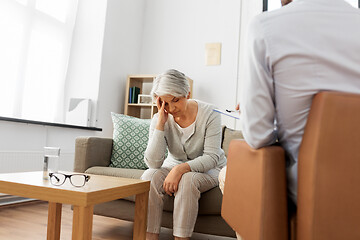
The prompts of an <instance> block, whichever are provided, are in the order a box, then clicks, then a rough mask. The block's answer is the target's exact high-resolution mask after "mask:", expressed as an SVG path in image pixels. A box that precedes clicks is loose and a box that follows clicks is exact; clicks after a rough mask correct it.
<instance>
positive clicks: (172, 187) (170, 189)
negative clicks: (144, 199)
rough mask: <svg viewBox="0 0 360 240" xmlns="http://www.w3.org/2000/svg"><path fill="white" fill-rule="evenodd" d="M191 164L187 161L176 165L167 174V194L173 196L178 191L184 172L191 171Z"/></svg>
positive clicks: (165, 184) (165, 185) (165, 189)
mask: <svg viewBox="0 0 360 240" xmlns="http://www.w3.org/2000/svg"><path fill="white" fill-rule="evenodd" d="M190 170H191V169H190V166H189V164H187V163H182V164H179V165H176V166H175V167H174V168H173V169H171V171H170V172H169V174H168V175H167V176H166V178H165V180H164V184H163V188H164V191H165V193H166V194H167V195H169V196H172V195H173V194H174V193H176V192H177V190H178V187H179V182H180V179H181V177H182V175H183V174H184V173H187V172H190Z"/></svg>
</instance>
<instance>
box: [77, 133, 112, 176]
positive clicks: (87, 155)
mask: <svg viewBox="0 0 360 240" xmlns="http://www.w3.org/2000/svg"><path fill="white" fill-rule="evenodd" d="M111 151H112V139H111V138H100V137H77V138H76V141H75V161H74V171H75V172H85V171H86V169H88V168H89V167H93V166H104V167H107V166H109V164H110V160H111Z"/></svg>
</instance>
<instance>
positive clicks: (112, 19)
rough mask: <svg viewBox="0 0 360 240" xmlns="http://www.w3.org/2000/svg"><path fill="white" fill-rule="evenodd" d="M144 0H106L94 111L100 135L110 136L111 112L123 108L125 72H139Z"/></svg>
mask: <svg viewBox="0 0 360 240" xmlns="http://www.w3.org/2000/svg"><path fill="white" fill-rule="evenodd" d="M144 1H145V0H122V1H119V0H108V4H107V5H108V6H107V12H106V26H105V34H104V44H103V52H102V61H101V75H100V88H99V98H98V99H99V101H98V112H97V119H98V126H99V127H101V128H102V129H103V131H102V132H101V133H100V134H99V135H101V136H106V137H112V132H113V127H112V120H111V116H110V112H117V113H123V112H124V100H125V91H126V90H125V86H126V79H127V75H129V74H137V73H139V62H140V57H141V39H142V33H143V21H144V20H143V16H144Z"/></svg>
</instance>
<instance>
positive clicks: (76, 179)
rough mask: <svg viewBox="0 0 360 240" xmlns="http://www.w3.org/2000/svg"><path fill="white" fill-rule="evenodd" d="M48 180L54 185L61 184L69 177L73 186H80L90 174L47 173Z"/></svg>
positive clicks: (86, 180)
mask: <svg viewBox="0 0 360 240" xmlns="http://www.w3.org/2000/svg"><path fill="white" fill-rule="evenodd" d="M49 176H50V182H51V184H53V185H55V186H60V185H63V184H64V182H65V180H66V179H67V178H69V180H70V183H71V184H72V185H73V186H74V187H82V186H84V185H85V183H87V182H88V181H89V179H90V176H88V175H85V174H63V173H49Z"/></svg>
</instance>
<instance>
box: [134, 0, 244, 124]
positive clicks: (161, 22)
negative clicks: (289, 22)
mask: <svg viewBox="0 0 360 240" xmlns="http://www.w3.org/2000/svg"><path fill="white" fill-rule="evenodd" d="M239 18H240V1H239V0H227V1H223V0H197V1H193V0H183V1H178V0H147V1H146V6H145V21H144V35H143V43H142V57H141V63H140V72H141V73H153V74H157V73H161V72H163V71H165V70H167V69H169V68H175V69H178V70H180V71H182V72H184V73H185V74H186V75H187V76H189V77H190V78H192V79H193V80H194V93H193V96H194V98H196V99H199V100H202V101H206V102H209V103H213V104H215V105H217V106H218V107H219V108H222V109H226V108H234V107H235V104H236V81H237V60H238V56H237V54H238V46H239V42H238V39H239V37H238V35H239ZM212 42H220V43H222V54H221V65H218V66H205V43H212ZM223 123H224V124H226V125H228V126H230V127H233V126H234V120H232V119H230V118H228V117H223Z"/></svg>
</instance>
